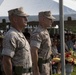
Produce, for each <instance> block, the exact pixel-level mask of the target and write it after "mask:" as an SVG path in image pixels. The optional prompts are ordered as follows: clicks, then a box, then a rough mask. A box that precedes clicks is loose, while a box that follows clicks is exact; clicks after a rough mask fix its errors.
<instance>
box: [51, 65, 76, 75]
mask: <svg viewBox="0 0 76 75" xmlns="http://www.w3.org/2000/svg"><path fill="white" fill-rule="evenodd" d="M52 75H61V74H52ZM71 75H76V66H74V72H72V74H71Z"/></svg>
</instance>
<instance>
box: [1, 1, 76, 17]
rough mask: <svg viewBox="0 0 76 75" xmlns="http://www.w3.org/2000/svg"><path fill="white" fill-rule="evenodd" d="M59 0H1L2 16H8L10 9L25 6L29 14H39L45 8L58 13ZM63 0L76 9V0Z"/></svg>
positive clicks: (65, 3) (66, 4) (67, 5)
mask: <svg viewBox="0 0 76 75" xmlns="http://www.w3.org/2000/svg"><path fill="white" fill-rule="evenodd" d="M2 1H3V2H2ZM58 1H59V0H0V16H7V15H8V13H7V11H8V10H10V9H13V8H17V7H23V8H24V10H25V12H26V13H28V14H29V15H37V14H38V12H39V11H45V10H52V13H53V14H56V13H57V12H58V10H59V8H58V7H57V6H58V5H57V4H56V3H58ZM63 1H64V5H65V6H66V7H69V8H71V9H73V10H75V11H76V0H63ZM53 3H54V5H53ZM67 11H68V10H67ZM68 12H69V11H68Z"/></svg>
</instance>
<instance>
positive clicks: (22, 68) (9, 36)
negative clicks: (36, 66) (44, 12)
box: [2, 8, 32, 75]
mask: <svg viewBox="0 0 76 75" xmlns="http://www.w3.org/2000/svg"><path fill="white" fill-rule="evenodd" d="M9 14H13V16H12V15H11V16H12V19H15V18H16V19H15V22H16V23H15V26H17V24H18V26H17V27H15V26H14V24H13V23H12V22H14V21H13V20H12V22H11V23H12V24H13V25H12V27H11V28H10V29H9V31H8V32H7V33H6V34H5V36H4V39H3V50H2V55H3V68H4V72H5V74H6V75H13V73H14V75H30V74H31V68H32V60H31V53H30V45H29V43H28V41H27V40H26V38H25V37H24V35H23V33H22V32H21V31H19V29H20V28H21V27H19V26H22V27H25V25H26V23H27V19H26V15H24V13H23V11H22V9H21V8H17V9H13V10H10V11H9ZM14 14H15V15H14ZM18 14H19V15H18ZM17 15H18V16H17ZM20 15H23V16H25V17H22V16H20ZM18 22H19V23H18ZM20 22H21V24H20ZM18 27H19V29H18ZM20 30H21V29H20ZM12 66H13V67H12ZM12 71H13V73H12Z"/></svg>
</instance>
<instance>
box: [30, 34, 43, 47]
mask: <svg viewBox="0 0 76 75" xmlns="http://www.w3.org/2000/svg"><path fill="white" fill-rule="evenodd" d="M41 42H42V39H41V36H40V34H39V33H33V34H32V35H31V41H30V45H31V46H35V47H37V48H40V45H41Z"/></svg>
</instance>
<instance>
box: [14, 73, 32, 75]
mask: <svg viewBox="0 0 76 75" xmlns="http://www.w3.org/2000/svg"><path fill="white" fill-rule="evenodd" d="M14 75H32V73H23V74H14Z"/></svg>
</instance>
